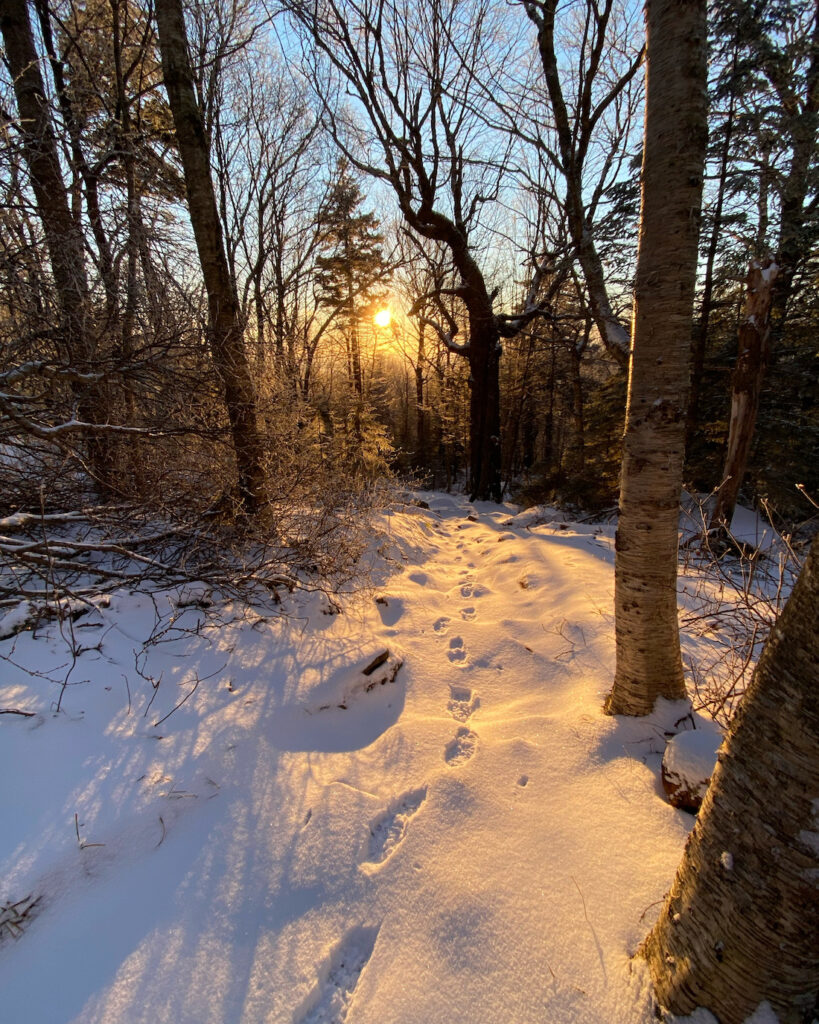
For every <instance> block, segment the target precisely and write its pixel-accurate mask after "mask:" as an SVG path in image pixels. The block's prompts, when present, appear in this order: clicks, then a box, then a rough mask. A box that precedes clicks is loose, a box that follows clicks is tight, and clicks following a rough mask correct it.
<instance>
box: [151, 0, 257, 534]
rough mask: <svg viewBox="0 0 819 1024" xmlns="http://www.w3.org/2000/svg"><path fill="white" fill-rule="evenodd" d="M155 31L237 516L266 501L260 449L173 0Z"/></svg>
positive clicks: (181, 23)
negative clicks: (233, 467) (232, 464)
mask: <svg viewBox="0 0 819 1024" xmlns="http://www.w3.org/2000/svg"><path fill="white" fill-rule="evenodd" d="M156 23H157V30H158V34H159V49H160V53H161V56H162V71H163V75H164V79H165V88H166V90H167V93H168V103H169V105H170V108H171V113H172V115H173V121H174V127H175V129H176V137H177V141H178V143H179V154H180V157H181V159H182V168H183V170H184V174H185V191H186V194H187V199H188V209H189V211H190V217H191V225H192V227H193V233H194V237H195V239H196V247H197V250H198V252H199V261H200V263H201V266H202V275H203V277H204V281H205V289H206V291H207V293H208V309H209V313H210V344H211V352H212V355H213V361H214V364H215V365H216V369H217V371H218V373H219V375H220V377H221V378H222V383H223V385H224V389H225V405H226V406H227V412H228V418H229V420H230V426H231V431H232V435H233V446H234V449H235V453H236V464H237V469H238V476H239V498H240V501H241V503H242V506H243V508H244V510H245V511H246V512H248V513H250V514H253V513H256V512H258V511H259V510H260V509H261V508H262V507H263V506H264V505H265V504H266V501H267V496H266V481H265V474H264V469H263V463H262V444H261V439H260V437H259V433H258V428H257V424H256V405H255V400H254V394H253V382H252V379H251V376H250V369H249V366H248V362H247V357H246V354H245V350H244V340H243V336H242V335H243V331H242V322H241V313H240V309H239V301H238V298H237V296H236V292H235V288H234V285H233V281H232V279H231V276H230V270H229V268H228V263H227V257H226V255H225V247H224V243H223V239H222V228H221V225H220V221H219V214H218V211H217V208H216V196H215V193H214V191H213V181H212V179H211V174H210V159H209V156H208V142H207V134H206V131H205V125H204V122H203V120H202V112H201V111H200V109H199V106H198V104H197V102H196V94H195V91H194V84H193V74H192V71H191V66H190V60H189V58H188V41H187V34H186V30H185V17H184V13H183V11H182V3H181V0H157V3H156Z"/></svg>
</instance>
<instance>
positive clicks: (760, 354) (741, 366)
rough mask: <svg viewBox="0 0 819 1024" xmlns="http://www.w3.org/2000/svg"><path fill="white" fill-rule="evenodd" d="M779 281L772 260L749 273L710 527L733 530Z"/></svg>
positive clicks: (754, 265) (767, 351)
mask: <svg viewBox="0 0 819 1024" xmlns="http://www.w3.org/2000/svg"><path fill="white" fill-rule="evenodd" d="M776 279H777V266H776V264H775V263H774V262H773V261H772V260H768V261H766V262H765V263H761V262H760V261H758V260H754V261H753V262H752V263H751V269H750V270H749V271H748V280H747V285H746V287H747V291H746V299H745V316H744V317H743V319H742V323H741V325H740V328H739V338H738V346H737V347H738V351H737V361H736V365H735V366H734V373H733V378H732V381H731V419H730V422H729V425H728V448H727V451H726V453H725V466H724V468H723V471H722V483H721V484H720V487H719V490H718V491H717V502H716V505H715V506H714V511H713V513H712V515H711V523H710V527H711V529H717V528H719V527H720V526H724V527H726V528H728V527H730V525H731V519H732V518H733V515H734V508H735V507H736V503H737V495H738V494H739V488H740V486H741V485H742V479H743V477H744V476H745V468H746V466H747V464H748V456H749V455H750V452H751V442H752V441H753V439H754V427H755V426H756V417H757V413H758V412H759V396H760V395H761V393H762V382H763V380H764V378H765V371H766V369H767V366H768V358H769V355H770V335H771V299H772V295H773V289H774V287H775V282H776Z"/></svg>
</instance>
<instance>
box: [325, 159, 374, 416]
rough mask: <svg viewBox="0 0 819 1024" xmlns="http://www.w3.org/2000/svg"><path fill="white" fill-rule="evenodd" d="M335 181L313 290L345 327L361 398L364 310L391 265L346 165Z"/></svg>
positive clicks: (340, 167) (339, 167) (352, 381)
mask: <svg viewBox="0 0 819 1024" xmlns="http://www.w3.org/2000/svg"><path fill="white" fill-rule="evenodd" d="M336 170H337V176H336V180H335V183H334V184H333V187H332V189H331V191H330V195H329V198H328V200H327V205H326V207H325V210H324V213H323V216H322V227H323V243H322V250H323V254H322V255H320V256H319V257H317V259H316V291H317V295H318V301H319V304H320V305H321V306H324V307H326V308H330V309H335V310H337V311H338V314H339V317H340V318H341V320H342V322H343V323H344V332H345V341H346V347H347V367H348V373H349V380H350V388H351V390H352V391H353V392H354V394H355V395H356V396H357V398H358V399H361V398H362V396H363V393H364V378H363V373H362V369H361V339H360V330H359V328H360V323H361V320H362V317H363V313H364V310H365V309H367V308H371V307H372V305H373V303H374V302H375V301H376V300H377V299H378V298H380V297H382V296H383V294H384V282H385V280H386V279H387V277H388V276H389V264H388V262H387V260H386V259H385V257H384V252H383V248H382V245H383V241H384V236H383V235H382V234H381V233H380V231H379V226H380V225H379V221H378V219H377V218H376V216H375V214H374V213H371V212H362V211H361V209H360V208H361V206H362V204H363V202H364V196H363V195H362V193H361V189H360V188H359V186H358V182H357V181H356V180H355V177H354V176H353V174H352V173H351V171H350V167H349V164H348V163H347V161H346V160H340V161H339V163H338V165H337V169H336Z"/></svg>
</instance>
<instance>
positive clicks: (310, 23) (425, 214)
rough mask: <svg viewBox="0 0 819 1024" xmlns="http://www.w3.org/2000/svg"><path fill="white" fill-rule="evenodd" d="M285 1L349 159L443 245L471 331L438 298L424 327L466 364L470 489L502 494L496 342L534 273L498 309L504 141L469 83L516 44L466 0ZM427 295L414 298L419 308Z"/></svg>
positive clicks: (535, 304) (514, 318)
mask: <svg viewBox="0 0 819 1024" xmlns="http://www.w3.org/2000/svg"><path fill="white" fill-rule="evenodd" d="M283 5H284V6H285V8H286V9H287V10H289V11H290V12H291V13H292V15H293V16H294V18H295V19H296V21H297V22H298V24H299V25H300V26H301V27H302V29H303V30H304V31H305V32H306V34H307V37H308V39H309V41H310V47H311V56H312V60H313V80H314V85H315V87H316V90H317V92H318V93H319V95H320V97H321V100H322V103H323V109H324V116H325V120H326V122H327V124H328V126H329V128H330V130H331V132H332V134H333V136H334V138H335V140H336V142H337V144H338V145H339V146H340V148H341V149H342V151H343V152H344V154H345V156H346V157H347V159H348V160H349V161H350V163H352V164H353V165H354V166H355V167H357V168H358V169H359V170H360V171H362V172H363V173H365V174H368V175H371V176H372V177H373V178H375V179H378V180H380V181H383V182H385V183H386V184H387V185H388V186H389V187H390V188H391V189H392V191H393V193H394V195H395V197H396V199H397V201H398V206H399V208H400V210H401V214H402V215H403V218H404V221H405V223H406V224H407V226H408V227H409V228H410V229H411V230H412V231H413V232H415V234H416V235H418V236H420V237H421V238H424V239H427V240H429V241H434V242H438V243H440V244H441V245H442V246H443V247H444V248H445V250H446V251H447V253H448V255H449V259H450V260H451V264H452V267H453V269H454V271H455V273H456V274H457V284H456V285H455V287H454V288H452V289H450V290H449V291H448V293H447V296H446V299H447V301H448V300H449V299H451V298H453V297H454V298H456V299H457V300H458V301H459V302H460V303H462V304H463V307H464V308H465V310H466V317H465V319H466V322H467V324H468V338H467V339H466V341H465V342H463V343H459V342H457V341H456V340H455V334H456V328H457V325H456V323H455V321H454V320H453V319H452V318H448V317H447V316H446V315H445V312H444V310H445V302H443V301H441V302H439V303H438V307H439V313H440V315H439V316H438V317H437V318H436V317H434V316H430V317H428V318H427V326H429V327H431V328H433V329H435V330H437V332H438V334H439V337H440V338H441V339H442V341H443V342H444V343H445V344H446V345H447V346H448V347H449V349H450V351H452V352H455V353H457V354H459V355H461V356H463V357H465V358H466V359H467V360H468V361H469V369H470V387H471V392H470V492H471V495H472V497H473V498H482V499H494V500H499V499H500V495H501V444H500V432H501V425H500V387H499V363H500V357H501V339H502V338H504V337H511V336H514V334H516V333H517V332H518V331H519V330H520V329H521V328H522V327H523V326H524V325H525V324H526V323H528V322H529V321H530V320H531V319H532V318H533V317H535V316H537V315H538V313H539V312H540V308H541V302H539V301H538V299H539V297H538V285H539V283H540V282H539V279H538V278H537V275H535V278H536V280H535V283H534V285H533V287H532V289H531V291H530V293H529V297H528V299H527V300H526V301H525V302H524V308H523V310H522V312H521V313H520V314H516V315H513V314H504V313H501V312H499V311H498V310H496V308H495V303H496V300H497V295H498V293H497V290H496V289H495V288H494V287H493V285H492V283H491V280H490V276H489V273H488V272H487V271H486V270H485V269H484V267H483V266H482V265H481V256H482V250H485V248H486V243H487V239H488V237H489V234H488V230H487V229H488V224H487V216H486V209H487V208H492V207H493V206H494V204H495V203H496V201H497V200H498V198H499V196H500V195H501V193H502V190H503V189H504V188H505V187H506V186H507V184H508V177H509V175H510V173H511V169H510V165H509V162H508V149H509V146H510V145H511V143H510V142H509V137H508V136H497V135H493V133H492V132H490V131H488V130H487V128H486V126H485V124H484V121H483V119H482V118H481V116H480V114H479V108H480V106H481V103H482V98H481V89H480V88H479V87H478V85H477V84H476V83H477V82H479V81H480V80H481V78H482V77H483V78H484V79H485V78H486V77H487V76H488V77H490V78H494V77H496V73H497V69H498V68H499V67H502V66H503V63H504V61H505V60H506V59H508V60H510V61H513V60H516V59H517V56H516V52H517V51H516V50H515V46H516V45H517V44H516V42H514V41H511V42H510V40H509V38H508V34H505V33H506V29H504V30H503V32H502V31H501V30H500V27H499V26H498V25H496V24H493V19H492V17H491V16H490V15H488V14H487V12H486V10H485V9H482V10H481V11H480V12H479V11H478V10H476V8H475V7H473V6H472V5H471V4H470V3H468V2H464V0H430V2H429V3H424V4H413V3H409V2H408V0H399V2H397V3H396V2H388V0H362V2H353V0H284V4H283ZM493 33H494V34H493ZM487 61H491V62H492V64H493V68H494V70H491V71H490V70H488V69H487V68H486V67H485V62H487ZM333 75H334V76H335V80H336V84H337V88H336V89H334V88H333V86H332V85H331V84H330V83H331V82H332V79H333ZM345 92H346V93H347V96H350V95H351V96H352V97H353V98H354V102H355V107H353V106H352V105H351V104H350V103H349V101H348V99H347V98H346V97H345V96H344V95H343V94H344V93H345ZM359 113H360V114H363V117H359V116H357V114H359ZM362 122H363V126H362ZM430 298H433V297H431V296H424V297H421V299H420V302H421V305H423V304H424V301H425V300H426V299H430ZM439 298H440V297H439Z"/></svg>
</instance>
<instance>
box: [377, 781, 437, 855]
mask: <svg viewBox="0 0 819 1024" xmlns="http://www.w3.org/2000/svg"><path fill="white" fill-rule="evenodd" d="M426 798H427V788H426V786H422V787H421V788H420V789H412V790H410V791H409V792H407V793H404V794H403V796H400V797H398V799H397V800H395V801H393V803H392V804H390V806H389V807H388V808H387V809H386V810H385V811H382V812H381V814H379V815H378V817H376V818H374V819H373V821H372V822H371V823H370V844H369V851H368V856H367V861H368V862H369V863H370V864H383V863H384V861H386V860H388V859H389V858H390V857H391V856H392V855H393V853H394V852H395V850H396V848H397V847H398V845H399V844H400V843H401V842H402V841H403V839H404V836H405V835H406V834H407V826H408V825H409V822H410V818H412V816H413V815H414V814H416V813H417V812H418V810H419V809H420V807H421V804H422V803H423V802H424V800H426Z"/></svg>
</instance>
